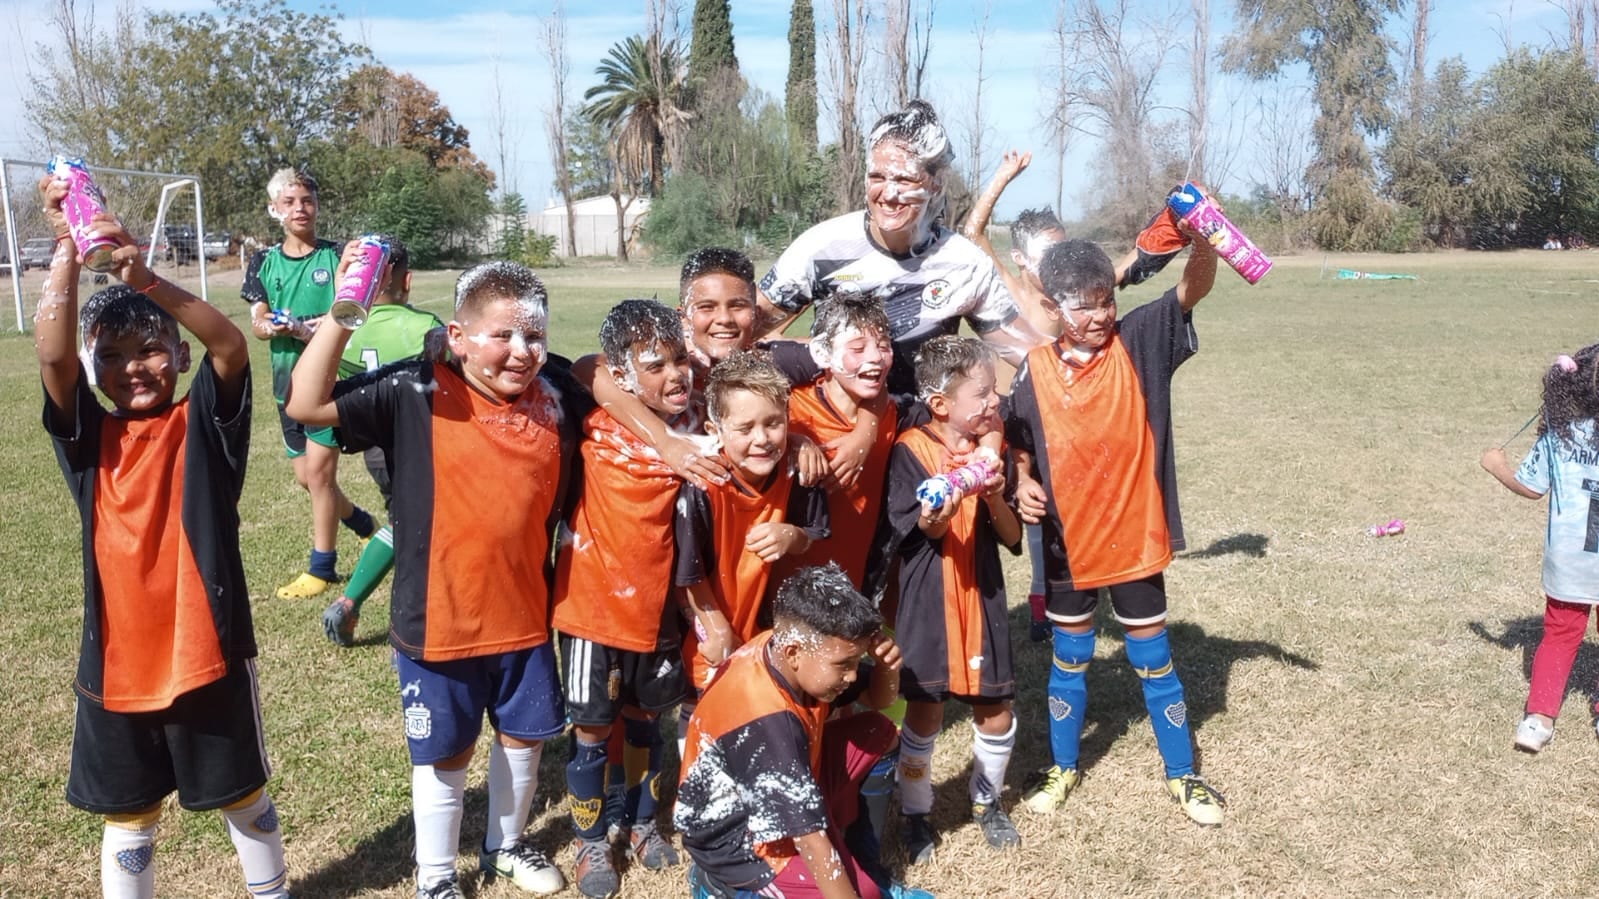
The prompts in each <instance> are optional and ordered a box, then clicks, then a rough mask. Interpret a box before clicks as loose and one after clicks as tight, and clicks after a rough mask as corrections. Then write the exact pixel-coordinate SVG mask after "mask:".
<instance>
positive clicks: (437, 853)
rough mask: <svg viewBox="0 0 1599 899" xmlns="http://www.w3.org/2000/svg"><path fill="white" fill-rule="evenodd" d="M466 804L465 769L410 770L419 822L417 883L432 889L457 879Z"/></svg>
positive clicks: (424, 767)
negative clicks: (456, 860)
mask: <svg viewBox="0 0 1599 899" xmlns="http://www.w3.org/2000/svg"><path fill="white" fill-rule="evenodd" d="M465 803H466V769H465V768H458V769H456V770H454V771H444V770H440V769H438V768H435V767H434V766H432V765H414V766H412V768H411V817H412V819H413V820H415V822H416V883H417V885H418V886H421V887H431V886H434V885H436V884H440V883H443V882H444V881H446V880H454V879H455V856H456V854H457V853H458V852H459V850H460V847H461V814H462V812H463V810H464V807H465Z"/></svg>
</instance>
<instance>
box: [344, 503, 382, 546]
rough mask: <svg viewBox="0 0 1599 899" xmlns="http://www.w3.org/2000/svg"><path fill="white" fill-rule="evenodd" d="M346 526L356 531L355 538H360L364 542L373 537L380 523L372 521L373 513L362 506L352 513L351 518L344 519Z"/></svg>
mask: <svg viewBox="0 0 1599 899" xmlns="http://www.w3.org/2000/svg"><path fill="white" fill-rule="evenodd" d="M344 526H345V527H347V528H349V529H350V530H352V531H354V532H355V536H357V537H360V538H361V539H362V540H366V539H367V538H369V537H371V536H372V533H373V532H374V531H376V530H377V529H378V523H377V522H375V521H373V520H372V513H370V512H368V511H367V510H365V509H363V508H361V507H360V506H356V507H355V511H354V512H351V513H350V517H349V518H346V519H344Z"/></svg>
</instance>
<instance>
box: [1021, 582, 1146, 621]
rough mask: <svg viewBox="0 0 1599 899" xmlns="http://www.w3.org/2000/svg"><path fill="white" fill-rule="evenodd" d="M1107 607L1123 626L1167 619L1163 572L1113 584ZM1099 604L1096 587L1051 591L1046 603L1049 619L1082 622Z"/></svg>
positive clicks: (1091, 617)
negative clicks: (1108, 606)
mask: <svg viewBox="0 0 1599 899" xmlns="http://www.w3.org/2000/svg"><path fill="white" fill-rule="evenodd" d="M1107 589H1108V590H1109V591H1110V609H1111V611H1112V612H1114V613H1115V614H1116V620H1117V621H1119V622H1121V624H1122V626H1123V627H1139V626H1140V625H1145V624H1159V623H1161V622H1162V621H1165V620H1166V575H1165V574H1164V573H1156V574H1152V575H1150V576H1149V577H1146V578H1143V579H1141V580H1136V581H1128V582H1127V583H1125V584H1112V585H1111V586H1110V587H1108V588H1107ZM1098 607H1099V590H1098V589H1094V590H1060V591H1057V590H1051V591H1050V593H1049V599H1048V602H1047V603H1046V609H1047V614H1048V615H1049V620H1050V621H1053V622H1055V623H1056V624H1082V623H1083V622H1086V621H1092V620H1094V610H1095V609H1097V608H1098Z"/></svg>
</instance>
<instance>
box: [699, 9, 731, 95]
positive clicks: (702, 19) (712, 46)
mask: <svg viewBox="0 0 1599 899" xmlns="http://www.w3.org/2000/svg"><path fill="white" fill-rule="evenodd" d="M724 70H732V71H734V72H737V71H738V57H737V56H736V55H735V54H734V53H733V9H732V4H731V3H729V2H728V0H695V3H694V33H693V36H692V37H691V38H690V43H689V47H688V80H689V84H690V85H691V86H694V87H697V86H698V85H701V84H704V83H706V82H707V81H709V80H711V79H712V78H713V77H714V76H715V75H716V74H717V73H718V72H722V71H724Z"/></svg>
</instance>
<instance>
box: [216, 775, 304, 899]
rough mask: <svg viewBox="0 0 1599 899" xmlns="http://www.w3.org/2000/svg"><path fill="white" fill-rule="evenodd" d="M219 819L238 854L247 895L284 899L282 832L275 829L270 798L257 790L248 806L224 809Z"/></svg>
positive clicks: (285, 879) (285, 874)
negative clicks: (247, 889)
mask: <svg viewBox="0 0 1599 899" xmlns="http://www.w3.org/2000/svg"><path fill="white" fill-rule="evenodd" d="M222 820H223V821H224V822H226V823H227V826H228V836H229V837H230V838H231V839H232V840H233V848H234V849H235V850H236V851H237V852H238V853H239V865H240V866H242V867H243V868H244V883H245V886H246V887H248V888H249V890H250V895H251V896H256V897H260V899H285V897H287V896H288V895H289V890H288V882H289V872H288V870H287V869H285V868H284V865H283V831H281V830H279V829H278V810H277V808H275V807H274V806H273V805H272V797H270V796H268V795H267V794H266V793H265V792H264V791H258V792H257V793H256V794H255V801H254V802H252V803H250V804H249V805H246V806H243V807H230V808H225V809H223V810H222Z"/></svg>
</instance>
